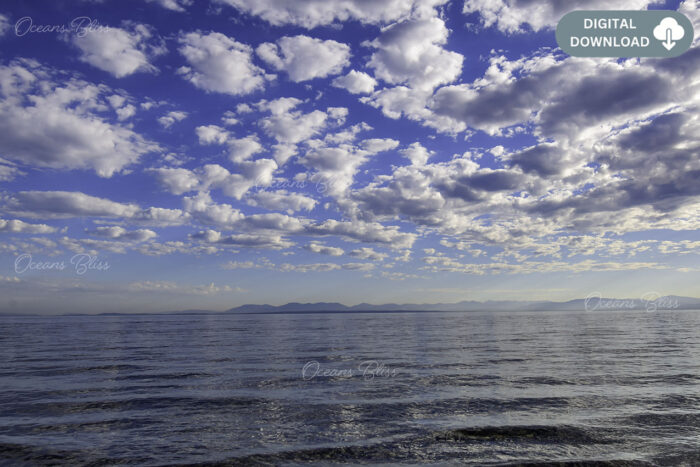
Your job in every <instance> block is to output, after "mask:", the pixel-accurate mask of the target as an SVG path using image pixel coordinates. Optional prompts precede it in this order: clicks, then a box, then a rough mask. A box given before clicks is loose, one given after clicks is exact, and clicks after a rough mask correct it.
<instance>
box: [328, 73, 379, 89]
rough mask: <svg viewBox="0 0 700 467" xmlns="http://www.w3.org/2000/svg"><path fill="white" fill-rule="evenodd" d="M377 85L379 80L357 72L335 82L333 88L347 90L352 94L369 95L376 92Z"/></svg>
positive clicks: (340, 77) (341, 77) (338, 78)
mask: <svg viewBox="0 0 700 467" xmlns="http://www.w3.org/2000/svg"><path fill="white" fill-rule="evenodd" d="M376 85H377V80H375V79H374V78H372V77H371V76H370V75H368V74H367V73H365V72H362V71H356V70H351V71H350V73H348V74H347V75H344V76H339V77H337V78H336V79H334V80H333V86H335V87H337V88H343V89H346V90H347V91H348V92H350V93H352V94H369V93H371V92H372V91H374V87H375V86H376Z"/></svg>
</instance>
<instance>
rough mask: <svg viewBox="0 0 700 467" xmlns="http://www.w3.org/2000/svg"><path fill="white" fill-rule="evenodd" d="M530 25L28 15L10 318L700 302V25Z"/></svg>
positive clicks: (353, 12)
mask: <svg viewBox="0 0 700 467" xmlns="http://www.w3.org/2000/svg"><path fill="white" fill-rule="evenodd" d="M529 3H530V2H519V1H510V2H507V1H505V0H496V1H484V0H466V1H452V2H448V1H446V0H391V1H389V2H383V3H382V2H377V3H372V2H362V1H355V0H349V1H340V0H325V1H321V0H318V1H316V0H314V1H311V2H304V3H299V2H285V1H276V0H264V1H260V0H211V1H210V2H193V1H191V0H150V1H145V2H144V1H141V0H127V1H123V2H116V1H113V0H104V1H98V0H85V1H82V2H68V1H63V2H52V3H50V4H49V3H47V4H45V5H41V6H39V5H38V4H35V3H30V2H20V1H10V2H5V3H3V4H2V5H0V97H1V98H0V312H46V311H47V310H49V312H52V313H53V312H55V313H65V312H131V311H134V312H136V311H141V312H144V311H145V312H151V311H170V310H181V309H211V310H224V309H229V308H232V307H236V306H239V305H243V304H255V303H259V304H263V303H269V304H274V305H280V304H284V303H289V302H302V303H308V302H311V303H313V302H340V303H343V304H346V305H348V306H352V305H356V304H359V303H363V302H368V303H374V304H379V303H408V304H411V303H413V304H416V303H439V302H440V303H454V302H460V301H463V300H475V301H487V300H547V301H556V302H563V301H567V300H573V299H583V298H585V297H586V296H588V295H590V294H592V293H600V294H601V295H602V296H605V297H616V298H641V297H643V296H645V294H650V293H654V294H658V295H659V296H663V295H677V296H685V297H697V296H698V295H700V288H699V287H698V284H699V283H700V269H699V268H698V254H699V253H700V231H699V228H700V184H698V180H700V157H699V156H700V141H699V137H700V117H699V115H700V112H698V110H700V92H699V91H700V90H699V87H700V47H698V40H697V37H698V36H697V33H698V31H699V30H700V27H699V26H700V7H698V2H697V1H695V0H686V1H684V2H680V1H677V0H676V1H661V2H655V1H651V0H624V1H620V2H617V3H618V6H617V7H616V8H618V9H647V8H656V9H674V10H675V9H677V10H679V11H680V12H682V13H683V14H685V15H686V16H688V18H690V20H691V21H692V22H693V24H694V27H695V31H696V39H695V41H694V43H693V46H691V48H690V50H688V51H687V52H686V53H684V54H683V55H681V56H679V57H677V58H669V59H648V58H643V59H605V58H574V57H570V56H568V55H566V54H564V53H563V52H561V50H559V49H558V48H557V44H556V41H555V34H554V28H555V27H556V24H557V22H558V20H559V19H560V18H561V17H562V16H563V15H564V14H565V13H566V12H568V11H570V10H574V9H600V8H607V6H606V5H608V2H602V1H599V0H573V1H571V2H567V3H566V5H560V4H559V3H561V2H554V4H553V5H548V4H542V5H541V7H540V8H537V9H536V10H533V9H532V7H531V6H530V5H529ZM42 26H47V27H49V28H51V27H54V26H55V29H54V30H52V31H49V32H39V31H38V30H37V29H41V27H42ZM60 26H63V28H62V29H61V28H60Z"/></svg>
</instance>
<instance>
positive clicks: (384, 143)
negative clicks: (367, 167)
mask: <svg viewBox="0 0 700 467" xmlns="http://www.w3.org/2000/svg"><path fill="white" fill-rule="evenodd" d="M398 145H399V142H398V141H396V140H395V139H391V138H371V139H366V140H364V141H362V143H361V144H360V146H362V149H364V150H365V151H368V152H369V153H371V154H377V153H380V152H384V151H391V150H392V149H396V147H398Z"/></svg>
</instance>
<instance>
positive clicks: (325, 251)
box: [304, 242, 345, 256]
mask: <svg viewBox="0 0 700 467" xmlns="http://www.w3.org/2000/svg"><path fill="white" fill-rule="evenodd" d="M304 249H305V250H308V251H310V252H312V253H319V254H322V255H329V256H343V255H344V254H345V251H344V250H343V249H342V248H337V247H333V246H327V245H324V244H323V243H319V242H311V243H309V244H308V245H306V246H304Z"/></svg>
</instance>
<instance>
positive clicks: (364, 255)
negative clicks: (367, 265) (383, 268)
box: [349, 247, 389, 261]
mask: <svg viewBox="0 0 700 467" xmlns="http://www.w3.org/2000/svg"><path fill="white" fill-rule="evenodd" d="M349 254H350V256H354V257H355V258H360V259H368V260H371V261H384V259H386V257H387V256H389V255H387V254H386V253H379V252H378V251H375V250H373V249H372V248H368V247H362V248H356V249H354V250H352V251H351V252H350V253H349Z"/></svg>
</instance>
